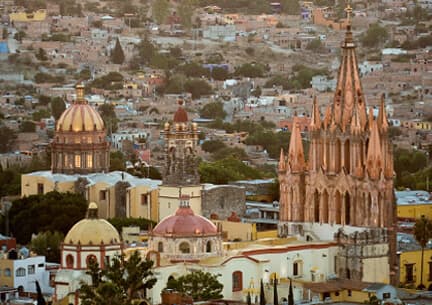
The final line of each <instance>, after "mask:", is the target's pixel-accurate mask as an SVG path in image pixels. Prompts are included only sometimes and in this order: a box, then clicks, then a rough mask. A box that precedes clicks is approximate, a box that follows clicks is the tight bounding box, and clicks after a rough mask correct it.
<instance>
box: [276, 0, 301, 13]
mask: <svg viewBox="0 0 432 305" xmlns="http://www.w3.org/2000/svg"><path fill="white" fill-rule="evenodd" d="M280 4H281V7H282V12H283V13H285V14H288V15H298V14H300V4H299V2H298V0H282V1H280Z"/></svg>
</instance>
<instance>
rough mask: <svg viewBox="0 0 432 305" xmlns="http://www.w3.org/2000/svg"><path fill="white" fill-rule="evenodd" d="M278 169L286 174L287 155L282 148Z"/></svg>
mask: <svg viewBox="0 0 432 305" xmlns="http://www.w3.org/2000/svg"><path fill="white" fill-rule="evenodd" d="M278 169H279V171H280V172H284V171H285V170H286V160H285V153H284V150H283V148H281V151H280V157H279V165H278Z"/></svg>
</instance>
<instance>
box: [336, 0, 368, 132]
mask: <svg viewBox="0 0 432 305" xmlns="http://www.w3.org/2000/svg"><path fill="white" fill-rule="evenodd" d="M345 11H346V12H347V20H348V25H347V30H346V33H345V40H344V41H343V43H342V61H341V65H340V67H339V73H338V81H337V86H336V91H335V95H334V99H333V113H332V115H333V120H334V122H335V124H336V125H338V126H339V127H340V128H341V130H343V131H344V130H345V129H346V128H347V126H349V124H350V122H351V118H352V116H353V111H354V108H355V107H356V108H357V111H358V116H359V119H360V123H361V126H362V128H364V127H365V126H366V120H367V119H366V107H365V103H364V96H363V89H362V86H361V82H360V76H359V72H358V65H357V55H356V51H355V49H356V45H355V43H354V40H353V34H352V31H351V12H352V8H351V7H350V6H349V5H348V7H347V8H346V9H345Z"/></svg>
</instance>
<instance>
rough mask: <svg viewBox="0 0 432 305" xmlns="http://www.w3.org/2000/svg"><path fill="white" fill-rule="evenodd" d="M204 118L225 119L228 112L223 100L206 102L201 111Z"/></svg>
mask: <svg viewBox="0 0 432 305" xmlns="http://www.w3.org/2000/svg"><path fill="white" fill-rule="evenodd" d="M199 114H200V116H201V117H202V118H206V119H222V120H223V119H225V117H226V115H227V113H226V112H225V110H224V109H223V103H222V102H210V103H208V104H205V105H204V106H203V107H202V108H201V109H200V111H199Z"/></svg>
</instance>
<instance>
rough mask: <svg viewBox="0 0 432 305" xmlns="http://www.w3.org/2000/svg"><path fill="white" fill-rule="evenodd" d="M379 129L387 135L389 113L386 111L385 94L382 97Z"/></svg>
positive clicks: (378, 121)
mask: <svg viewBox="0 0 432 305" xmlns="http://www.w3.org/2000/svg"><path fill="white" fill-rule="evenodd" d="M377 123H378V128H379V130H380V132H381V133H386V132H387V130H388V127H389V125H388V121H387V113H386V109H385V104H384V94H383V95H382V96H381V103H380V109H379V113H378V120H377Z"/></svg>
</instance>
